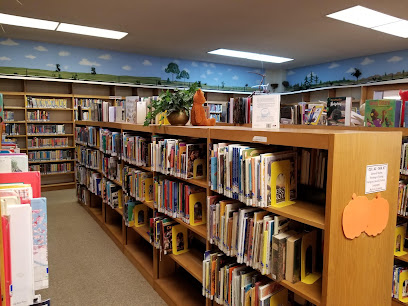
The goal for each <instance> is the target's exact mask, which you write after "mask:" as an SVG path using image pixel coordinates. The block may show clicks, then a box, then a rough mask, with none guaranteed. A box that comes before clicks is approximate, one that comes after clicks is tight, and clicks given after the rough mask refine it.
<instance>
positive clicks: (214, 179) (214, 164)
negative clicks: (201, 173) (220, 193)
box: [211, 157, 218, 190]
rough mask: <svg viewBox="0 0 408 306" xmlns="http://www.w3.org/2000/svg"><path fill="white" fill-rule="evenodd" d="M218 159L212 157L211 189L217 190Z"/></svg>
mask: <svg viewBox="0 0 408 306" xmlns="http://www.w3.org/2000/svg"><path fill="white" fill-rule="evenodd" d="M217 166H218V164H217V157H211V189H212V190H217Z"/></svg>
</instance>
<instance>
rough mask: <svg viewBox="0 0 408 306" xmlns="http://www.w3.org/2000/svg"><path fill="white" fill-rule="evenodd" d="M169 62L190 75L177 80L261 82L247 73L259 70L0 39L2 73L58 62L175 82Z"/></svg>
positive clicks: (67, 68) (65, 68) (73, 69)
mask: <svg viewBox="0 0 408 306" xmlns="http://www.w3.org/2000/svg"><path fill="white" fill-rule="evenodd" d="M170 62H174V63H176V64H177V65H178V66H179V70H180V71H182V70H185V71H186V72H187V73H188V75H189V79H184V80H183V79H179V80H178V81H188V82H194V81H201V82H202V83H203V84H204V83H207V84H208V85H209V86H213V87H221V86H222V85H223V84H224V86H225V87H242V88H244V87H246V86H245V85H247V86H252V85H257V84H259V82H260V76H259V75H256V74H252V73H248V72H249V71H257V72H262V73H263V71H261V70H260V69H251V68H248V67H241V66H233V65H223V64H215V63H210V62H200V61H191V60H182V59H173V58H165V57H153V56H148V55H140V54H134V53H125V52H114V51H106V50H100V49H91V48H82V47H74V46H67V45H58V44H49V43H42V42H35V41H29V40H15V39H5V38H4V39H1V40H0V73H5V72H4V71H2V69H1V67H19V68H28V69H44V70H50V71H55V70H56V64H60V69H61V71H62V72H70V73H90V72H91V67H94V68H95V71H96V73H97V74H108V75H115V76H134V77H158V78H161V79H162V80H167V79H169V80H170V81H173V79H174V81H176V75H175V74H173V75H172V74H170V73H166V72H165V69H166V67H167V65H168V64H169V63H170ZM3 70H4V69H3ZM63 77H64V76H63Z"/></svg>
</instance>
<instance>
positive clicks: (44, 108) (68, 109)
mask: <svg viewBox="0 0 408 306" xmlns="http://www.w3.org/2000/svg"><path fill="white" fill-rule="evenodd" d="M30 109H33V110H36V109H39V110H50V111H72V110H73V108H62V107H27V110H30Z"/></svg>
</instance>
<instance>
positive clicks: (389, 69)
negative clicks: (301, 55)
mask: <svg viewBox="0 0 408 306" xmlns="http://www.w3.org/2000/svg"><path fill="white" fill-rule="evenodd" d="M355 68H358V69H359V70H360V71H361V76H360V77H359V79H360V80H362V81H363V82H364V80H365V81H375V80H377V81H378V76H381V78H382V80H385V79H391V78H393V77H395V76H394V75H393V74H396V73H400V74H399V77H408V75H407V72H408V50H402V51H395V52H388V53H380V54H375V55H369V56H363V57H356V58H350V59H345V60H340V61H336V62H329V63H324V64H318V65H312V66H306V67H299V68H295V69H289V70H288V71H287V80H288V81H289V83H290V84H291V85H294V84H296V83H299V84H300V83H302V82H304V80H305V77H306V76H307V77H309V76H310V73H312V74H313V75H314V76H317V77H318V79H319V81H318V83H319V82H320V81H322V82H329V81H339V80H343V79H344V78H345V79H346V80H354V81H355V80H356V78H355V77H353V76H352V75H351V73H353V72H354V71H355ZM376 75H377V77H375V76H376ZM385 75H389V77H387V78H384V76H385ZM373 77H374V79H373Z"/></svg>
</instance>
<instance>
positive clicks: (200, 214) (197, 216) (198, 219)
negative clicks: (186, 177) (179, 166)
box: [189, 192, 207, 226]
mask: <svg viewBox="0 0 408 306" xmlns="http://www.w3.org/2000/svg"><path fill="white" fill-rule="evenodd" d="M206 199H207V196H206V193H205V192H199V193H193V194H190V197H189V209H190V225H193V226H194V225H200V224H205V222H206V209H205V203H206Z"/></svg>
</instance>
